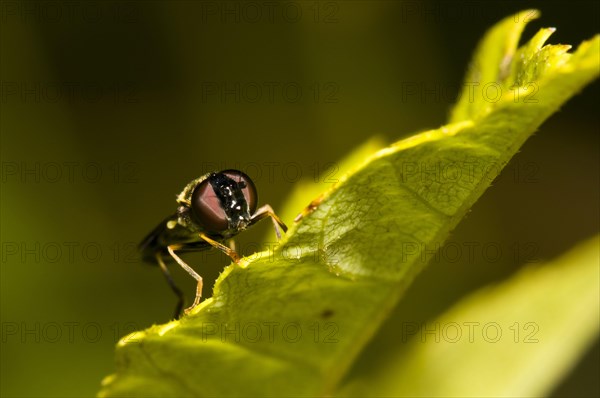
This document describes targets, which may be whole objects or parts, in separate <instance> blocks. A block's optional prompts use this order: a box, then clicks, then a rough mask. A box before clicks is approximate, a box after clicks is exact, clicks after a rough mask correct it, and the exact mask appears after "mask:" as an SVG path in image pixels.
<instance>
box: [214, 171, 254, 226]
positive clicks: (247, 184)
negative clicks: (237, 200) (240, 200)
mask: <svg viewBox="0 0 600 398" xmlns="http://www.w3.org/2000/svg"><path fill="white" fill-rule="evenodd" d="M221 173H222V174H225V175H226V176H227V177H229V178H231V179H232V180H233V181H235V182H237V183H238V188H240V189H241V190H242V193H243V194H244V199H246V203H248V210H249V211H250V215H252V214H254V212H255V211H256V206H257V204H258V194H257V193H256V186H254V183H253V182H252V180H251V179H250V177H248V176H247V175H246V174H244V173H242V172H241V171H239V170H224V171H222V172H221Z"/></svg>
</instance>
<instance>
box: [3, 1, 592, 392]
mask: <svg viewBox="0 0 600 398" xmlns="http://www.w3.org/2000/svg"><path fill="white" fill-rule="evenodd" d="M599 4H600V3H598V2H594V1H571V2H569V3H566V2H548V1H546V2H543V3H542V2H540V3H535V2H527V1H524V2H479V1H471V2H434V1H428V2H425V1H423V2H417V1H406V2H402V1H348V2H345V1H332V2H326V1H322V2H314V1H306V2H304V1H291V2H283V3H274V2H261V1H258V2H241V1H226V2H216V1H174V2H167V1H131V2H109V1H101V2H100V1H98V2H80V1H68V2H59V1H51V2H21V1H3V2H2V3H0V8H1V21H0V23H1V46H2V47H1V80H2V83H1V84H2V86H1V88H2V91H1V114H0V123H1V144H0V147H1V157H2V192H1V234H2V236H1V240H2V264H1V276H2V279H1V299H2V303H1V311H2V353H1V372H2V373H1V378H2V383H1V384H2V387H1V393H2V396H89V395H93V394H95V393H96V391H97V390H98V388H99V383H100V381H101V379H102V378H103V377H104V376H106V375H108V374H109V373H111V372H112V371H113V370H114V365H113V347H114V344H115V343H116V341H117V340H118V338H120V337H121V336H123V335H125V334H126V333H128V332H130V331H133V330H136V329H141V328H146V327H148V326H150V325H152V324H154V323H163V322H166V321H167V320H168V319H169V317H170V316H171V313H172V311H173V307H174V304H175V298H174V297H173V295H172V293H171V292H170V290H169V289H168V287H167V284H166V283H165V281H164V278H163V277H162V275H161V274H160V271H159V270H158V269H157V268H155V267H151V266H146V265H143V264H141V263H140V261H139V259H138V257H137V253H136V250H135V245H137V243H138V242H139V241H140V240H141V238H143V236H144V235H145V234H146V233H148V232H149V231H150V230H151V229H152V228H153V227H154V226H155V225H156V224H157V223H158V222H159V221H161V220H162V219H163V218H164V217H165V216H167V215H168V214H170V213H171V212H173V211H174V210H175V202H174V196H175V194H177V193H178V192H179V191H180V190H181V189H182V188H183V186H184V185H185V184H186V183H187V182H188V181H189V180H191V179H192V178H195V177H197V176H199V175H201V174H202V173H205V172H207V171H210V170H213V169H224V168H239V169H242V170H245V171H247V172H248V174H250V176H251V177H253V178H254V180H255V182H256V185H257V186H258V189H259V193H260V196H261V199H260V202H261V203H270V204H271V205H272V206H273V207H274V208H275V209H276V210H277V209H281V208H282V207H283V206H284V204H285V200H286V198H287V197H288V194H289V193H290V192H291V191H292V189H293V187H294V183H295V182H297V181H298V180H299V179H309V180H313V181H314V180H317V181H323V180H324V179H326V178H332V177H333V178H336V177H339V175H337V174H336V169H335V165H336V162H337V161H338V160H340V159H341V158H343V157H344V155H346V154H347V153H349V152H350V151H351V150H352V149H353V148H355V147H357V146H358V145H360V144H361V143H363V142H364V141H366V140H367V139H368V138H370V137H372V136H374V135H379V136H380V137H382V138H383V139H384V140H385V141H386V142H389V143H391V142H393V141H396V140H398V139H401V138H403V137H406V136H408V135H411V134H413V133H414V132H416V131H419V130H423V129H429V128H436V127H439V126H440V125H442V124H444V123H445V120H446V117H447V114H448V111H449V109H450V107H451V105H452V103H453V102H454V96H455V95H456V93H457V92H458V89H459V85H460V83H461V81H462V78H463V74H464V71H465V69H466V67H467V64H468V62H469V59H470V56H471V54H472V51H473V50H474V47H475V45H476V44H477V42H478V40H479V39H480V38H481V36H482V35H483V33H484V32H485V31H486V29H487V28H489V27H490V26H491V25H492V24H494V23H495V22H497V21H498V20H500V19H502V18H504V17H506V16H508V15H510V14H512V13H514V12H516V11H519V10H524V9H526V8H530V7H536V8H539V9H540V10H541V11H542V18H541V19H540V20H537V21H533V22H532V23H531V24H530V25H529V26H528V27H527V29H526V31H525V37H527V38H528V37H531V35H532V34H533V33H534V32H535V31H537V29H539V28H541V27H546V26H555V27H557V28H558V30H557V31H556V33H555V34H554V35H553V36H552V37H551V39H550V42H551V43H569V44H574V45H576V44H578V43H580V42H581V41H582V40H585V39H588V38H590V37H592V36H593V35H594V34H595V33H597V32H598V30H599V29H598V26H599V24H598V19H599V15H600V12H599V11H600V7H599ZM597 102H598V83H597V82H596V83H594V84H593V85H592V86H590V87H588V88H586V89H585V91H584V92H583V93H582V94H581V95H579V96H577V97H575V98H574V99H573V100H571V101H570V102H569V103H567V105H566V106H564V107H563V108H562V109H561V111H560V112H558V113H557V114H555V115H554V116H552V118H551V119H550V120H548V121H547V122H546V123H545V124H544V125H543V126H542V128H541V129H540V131H539V132H538V133H537V134H536V135H534V136H533V138H531V139H530V140H529V141H528V142H527V143H526V144H525V146H524V147H523V148H522V151H521V152H520V153H519V154H518V155H517V156H516V157H515V158H514V159H513V161H512V162H511V163H510V164H509V165H508V167H507V169H506V170H505V171H504V172H503V174H502V175H501V176H500V177H499V178H498V180H497V181H496V182H495V183H494V185H493V186H492V187H491V189H489V190H488V191H487V192H486V194H485V195H484V197H483V198H482V199H481V200H480V201H479V202H478V203H477V204H476V205H475V206H474V208H473V210H472V212H471V213H470V214H469V216H468V217H467V218H466V219H465V220H464V221H463V222H462V223H461V224H460V226H459V227H458V228H457V230H456V231H455V232H454V233H453V234H452V236H451V238H450V241H451V242H452V243H453V244H454V245H458V247H463V248H466V246H465V244H466V243H468V242H477V244H478V245H479V247H481V248H483V247H490V246H493V247H492V249H494V248H496V247H499V248H500V250H501V254H500V255H499V256H493V258H490V256H489V255H487V254H486V253H485V252H484V251H483V250H476V251H475V257H474V258H473V259H468V260H467V259H466V256H465V257H463V259H465V261H458V262H449V261H445V260H444V259H443V258H442V259H441V260H439V261H434V262H433V263H432V264H431V266H430V267H429V268H428V269H427V270H426V271H425V272H424V273H423V274H422V275H421V276H420V277H419V278H418V280H417V281H416V283H415V284H414V286H413V287H412V288H411V289H410V291H409V293H408V294H407V296H406V297H405V299H404V301H403V302H402V304H401V305H400V306H399V307H398V308H397V310H396V312H395V314H394V317H395V319H402V320H404V321H413V322H421V321H424V320H427V319H430V318H432V317H434V316H436V315H437V314H439V313H441V312H442V311H444V309H446V308H448V307H449V306H450V305H452V303H454V302H455V301H456V300H458V299H460V298H461V297H462V296H464V295H465V294H466V293H468V292H471V291H473V290H475V289H477V288H478V287H481V286H484V285H486V284H489V283H493V282H496V281H501V280H503V279H505V278H507V277H509V276H510V275H511V274H513V273H514V272H515V271H516V270H517V269H519V268H520V267H522V266H523V265H525V264H527V263H530V262H538V261H540V260H546V259H552V258H553V257H555V256H557V255H559V254H560V253H562V252H564V251H566V250H567V249H569V248H570V247H571V246H572V245H574V244H575V243H576V242H578V241H580V240H582V239H585V238H587V237H590V236H591V235H593V234H595V233H597V232H598V225H599V210H598V203H599V188H598V187H599V184H598V181H599V175H598V174H599V171H598V170H599V168H598V160H599V159H598V137H599V135H598V130H599V123H598V112H597ZM594 104H596V105H594ZM298 210H300V209H298ZM285 221H286V222H288V223H291V220H290V219H287V220H285ZM265 224H268V223H265ZM264 236H268V237H269V239H271V240H272V239H273V236H272V230H269V225H260V226H258V227H257V228H255V229H253V230H252V231H248V232H247V233H246V234H244V236H243V237H241V244H240V246H241V247H242V251H247V252H252V251H253V250H254V249H255V248H256V244H254V242H259V241H261V240H262V239H263V237H264ZM374 238H376V237H374ZM186 259H188V260H189V262H190V264H193V265H195V267H196V269H198V270H200V271H201V273H202V275H204V277H205V289H204V293H205V295H206V296H210V294H211V287H212V284H213V282H214V279H215V278H216V277H217V276H218V274H219V272H220V270H221V269H222V268H223V267H224V266H225V265H226V264H227V263H228V261H227V259H226V258H225V257H224V256H223V255H221V254H218V253H209V254H197V255H189V256H186ZM173 272H174V274H175V278H176V280H177V281H178V282H179V283H180V284H181V286H182V287H183V288H184V290H185V291H186V292H188V293H189V294H190V296H191V294H192V293H193V291H194V282H193V280H192V279H191V278H190V277H189V276H188V275H186V274H184V273H183V271H181V270H179V269H174V270H173ZM385 327H386V328H387V330H386V329H384V330H383V331H382V334H385V333H388V334H389V333H390V330H392V331H393V322H390V323H388V324H387V325H386V326H385ZM390 328H392V329H390ZM598 362H599V350H598V344H596V345H595V347H594V348H593V349H592V350H591V351H590V352H589V353H588V355H587V356H586V357H585V358H584V359H583V360H582V361H581V363H580V364H579V365H578V366H577V368H576V369H574V371H573V373H572V374H571V375H570V376H568V377H567V379H566V380H565V381H564V382H563V383H562V384H561V385H560V387H558V389H557V391H556V392H555V394H556V395H571V396H573V395H591V396H594V395H595V396H597V395H598V394H599V393H600V389H599V386H598V380H597V378H596V377H597V374H598V371H599V366H598Z"/></svg>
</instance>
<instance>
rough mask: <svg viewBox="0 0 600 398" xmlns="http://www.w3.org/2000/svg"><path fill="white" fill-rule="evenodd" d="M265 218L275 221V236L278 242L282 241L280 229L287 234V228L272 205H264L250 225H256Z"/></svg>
mask: <svg viewBox="0 0 600 398" xmlns="http://www.w3.org/2000/svg"><path fill="white" fill-rule="evenodd" d="M265 217H271V220H273V226H274V227H275V235H277V240H280V239H281V231H280V230H279V227H281V229H283V232H287V226H286V225H285V224H284V223H283V221H281V219H280V218H279V217H278V216H277V214H275V212H274V211H273V208H272V207H271V206H270V205H264V206H262V207H260V208H259V209H258V210H256V213H254V215H253V216H252V220H251V221H250V225H253V224H256V223H257V222H258V221H260V220H262V219H263V218H265Z"/></svg>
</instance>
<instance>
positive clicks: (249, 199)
mask: <svg viewBox="0 0 600 398" xmlns="http://www.w3.org/2000/svg"><path fill="white" fill-rule="evenodd" d="M177 203H178V205H179V206H178V207H177V211H176V212H175V214H173V215H171V216H169V217H167V218H166V219H165V220H164V221H163V222H161V223H160V224H158V226H157V227H156V228H154V230H153V231H152V232H150V234H148V236H146V237H145V238H144V240H142V242H141V243H140V245H139V249H140V252H141V255H142V259H143V260H144V261H145V262H148V263H151V264H155V265H156V264H158V266H159V267H160V269H161V270H162V272H163V274H164V275H165V277H166V279H167V282H168V283H169V286H170V287H171V289H172V290H173V292H175V294H176V295H177V297H178V303H177V307H176V309H175V317H176V318H177V317H179V316H180V315H181V310H182V309H183V306H184V302H185V299H184V295H183V292H182V291H181V290H180V289H179V288H178V287H177V285H175V282H174V281H173V278H172V277H171V274H170V272H169V270H168V269H167V266H166V264H165V263H166V262H167V261H173V260H174V261H175V262H176V263H177V264H179V265H180V266H181V267H182V268H183V269H184V270H185V271H187V272H188V273H189V274H190V275H191V276H192V277H193V278H194V279H195V280H196V281H197V283H198V284H197V287H196V297H195V299H194V303H193V304H192V305H191V306H190V307H189V308H187V309H186V310H185V313H188V312H189V311H190V310H191V309H192V308H194V307H195V306H197V305H198V304H200V300H201V298H202V277H201V276H200V275H199V274H198V273H197V272H196V271H194V269H192V267H190V266H189V265H187V264H186V263H185V262H184V261H183V260H182V259H181V258H180V257H179V256H178V255H177V254H176V252H178V253H183V252H194V251H201V250H208V249H211V248H213V247H215V248H217V249H219V250H221V251H222V252H223V253H225V254H227V255H228V256H229V257H230V258H231V259H232V260H233V261H234V262H235V263H237V264H241V258H240V256H239V255H238V254H237V252H236V251H235V244H234V242H233V237H234V236H236V235H237V234H238V233H240V232H241V231H243V230H245V229H246V228H248V227H250V226H251V225H254V224H255V223H257V222H258V221H260V220H262V219H263V218H266V217H270V218H271V220H272V221H273V225H274V227H275V234H276V235H277V239H278V240H279V239H281V231H280V228H281V229H283V231H284V232H287V227H286V225H285V224H284V223H283V222H282V221H281V219H280V218H279V217H278V216H277V215H276V214H275V212H274V211H273V209H272V208H271V206H269V205H264V206H262V207H260V208H258V209H257V205H258V194H257V192H256V187H255V186H254V183H253V182H252V180H251V179H250V177H248V176H247V175H246V174H244V173H243V172H241V171H239V170H224V171H220V172H212V173H207V174H205V175H203V176H201V177H199V178H196V179H195V180H193V181H191V182H190V183H189V184H187V185H186V187H185V188H184V189H183V191H182V192H181V193H180V194H179V195H178V196H177Z"/></svg>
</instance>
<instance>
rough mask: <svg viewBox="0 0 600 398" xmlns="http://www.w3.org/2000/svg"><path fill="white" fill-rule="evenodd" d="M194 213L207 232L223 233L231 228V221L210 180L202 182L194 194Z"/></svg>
mask: <svg viewBox="0 0 600 398" xmlns="http://www.w3.org/2000/svg"><path fill="white" fill-rule="evenodd" d="M192 212H193V213H194V216H195V217H196V219H197V221H198V222H200V224H202V226H204V227H205V228H206V229H207V230H209V231H212V232H221V231H225V230H226V229H227V228H229V220H228V219H227V214H226V213H225V210H224V209H223V205H222V204H221V200H220V199H219V197H218V196H217V194H216V193H215V191H214V189H213V186H212V184H211V183H210V181H209V178H207V179H206V180H204V181H202V182H201V183H200V184H198V186H197V187H196V189H194V192H193V193H192Z"/></svg>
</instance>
